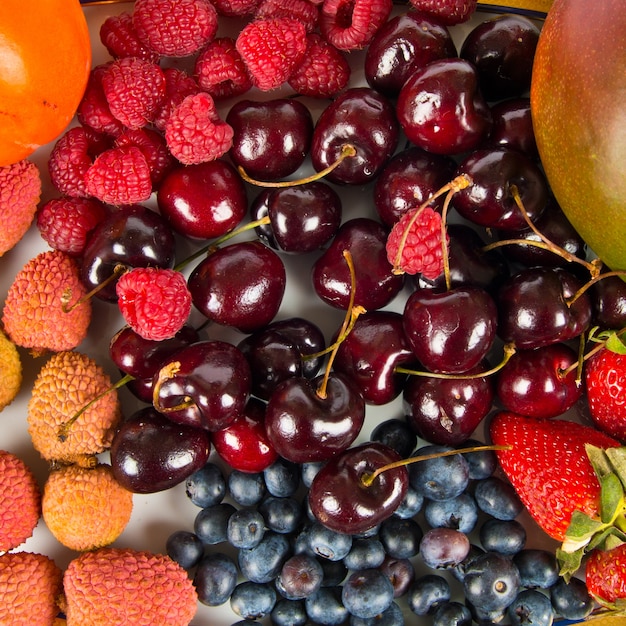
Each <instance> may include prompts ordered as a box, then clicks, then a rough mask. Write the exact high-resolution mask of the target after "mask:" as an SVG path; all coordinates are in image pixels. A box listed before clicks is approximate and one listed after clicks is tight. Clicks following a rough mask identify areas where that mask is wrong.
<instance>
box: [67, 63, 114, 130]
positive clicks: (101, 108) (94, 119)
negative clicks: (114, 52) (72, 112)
mask: <svg viewBox="0 0 626 626" xmlns="http://www.w3.org/2000/svg"><path fill="white" fill-rule="evenodd" d="M111 63H112V61H109V63H103V64H102V65H98V66H96V67H94V68H93V69H92V70H91V73H90V74H89V80H88V81H87V87H86V88H85V93H84V94H83V97H82V99H81V101H80V103H79V105H78V110H77V111H76V117H77V118H78V121H79V122H80V123H81V124H82V125H83V126H88V127H89V128H92V129H93V130H95V131H96V132H98V133H105V134H106V135H111V136H113V137H116V136H117V135H119V134H120V133H121V132H122V131H123V130H124V124H122V122H120V120H118V119H117V118H116V117H115V116H114V115H113V113H111V109H110V108H109V103H108V102H107V99H106V96H105V95H104V89H103V88H102V77H103V76H104V73H105V72H106V70H107V68H108V66H109V65H110V64H111Z"/></svg>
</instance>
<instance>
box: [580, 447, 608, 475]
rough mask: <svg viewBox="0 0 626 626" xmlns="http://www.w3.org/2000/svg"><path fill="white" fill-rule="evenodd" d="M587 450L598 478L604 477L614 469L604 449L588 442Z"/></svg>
mask: <svg viewBox="0 0 626 626" xmlns="http://www.w3.org/2000/svg"><path fill="white" fill-rule="evenodd" d="M585 451H586V453H587V457H588V458H589V461H590V463H591V465H592V467H593V469H594V471H595V473H596V475H597V476H598V478H602V477H603V476H606V475H607V474H610V473H611V472H612V471H613V466H612V464H611V461H610V459H609V457H608V455H607V452H606V451H605V450H604V449H602V448H598V446H592V445H591V444H590V443H586V444H585Z"/></svg>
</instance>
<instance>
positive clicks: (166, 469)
mask: <svg viewBox="0 0 626 626" xmlns="http://www.w3.org/2000/svg"><path fill="white" fill-rule="evenodd" d="M210 450H211V444H210V440H209V434H208V433H207V431H206V430H204V429H201V428H195V427H193V426H189V425H186V424H175V423H174V422H172V421H171V420H169V419H167V418H166V417H165V416H163V415H161V414H160V413H158V412H157V411H155V410H154V408H153V407H146V408H144V409H141V410H140V411H137V412H136V413H134V414H133V415H131V416H130V417H129V418H128V419H126V420H124V421H123V422H122V424H121V425H120V427H119V429H118V430H117V432H116V433H115V436H114V437H113V442H112V444H111V450H110V452H111V468H112V472H113V476H114V477H115V479H116V480H117V482H119V484H120V485H122V487H125V488H126V489H128V490H129V491H132V492H134V493H155V492H157V491H164V490H165V489H170V488H171V487H173V486H174V485H178V484H179V483H182V482H183V481H184V480H185V479H186V478H188V477H189V476H190V475H191V474H193V473H194V472H195V471H197V470H199V469H200V468H201V467H203V466H204V465H205V463H206V462H207V461H208V458H209V453H210Z"/></svg>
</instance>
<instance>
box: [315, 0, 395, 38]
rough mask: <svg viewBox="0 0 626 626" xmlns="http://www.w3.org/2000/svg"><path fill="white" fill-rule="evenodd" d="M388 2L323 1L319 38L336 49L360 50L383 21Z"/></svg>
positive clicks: (379, 0) (391, 6) (372, 0)
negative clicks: (325, 40) (320, 36)
mask: <svg viewBox="0 0 626 626" xmlns="http://www.w3.org/2000/svg"><path fill="white" fill-rule="evenodd" d="M392 9H393V1H392V0H324V4H323V5H322V12H321V15H320V31H321V33H322V35H324V37H325V38H326V39H327V40H328V41H329V42H330V43H332V44H333V45H334V46H335V47H336V48H339V50H360V49H362V48H365V46H367V44H368V43H369V42H370V41H371V40H372V38H373V37H374V34H375V33H376V31H377V30H378V29H379V28H380V27H381V26H382V25H383V24H384V23H385V22H386V21H387V18H388V17H389V15H390V13H391V10H392Z"/></svg>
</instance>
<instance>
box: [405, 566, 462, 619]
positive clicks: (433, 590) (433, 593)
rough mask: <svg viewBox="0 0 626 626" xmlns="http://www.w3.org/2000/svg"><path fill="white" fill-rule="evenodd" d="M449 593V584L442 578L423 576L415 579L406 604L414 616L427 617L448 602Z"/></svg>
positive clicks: (433, 575)
mask: <svg viewBox="0 0 626 626" xmlns="http://www.w3.org/2000/svg"><path fill="white" fill-rule="evenodd" d="M451 593H452V592H451V590H450V584H449V583H448V581H447V580H446V579H445V578H444V577H443V576H438V575H437V574H425V575H424V576H420V577H419V578H416V579H415V581H414V582H413V584H412V585H411V588H410V589H409V593H408V595H407V602H408V604H409V608H410V609H411V611H413V613H415V614H416V615H429V614H432V613H433V612H434V611H435V609H436V608H437V606H439V605H440V604H441V603H444V602H448V601H449V600H450V596H451Z"/></svg>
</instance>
